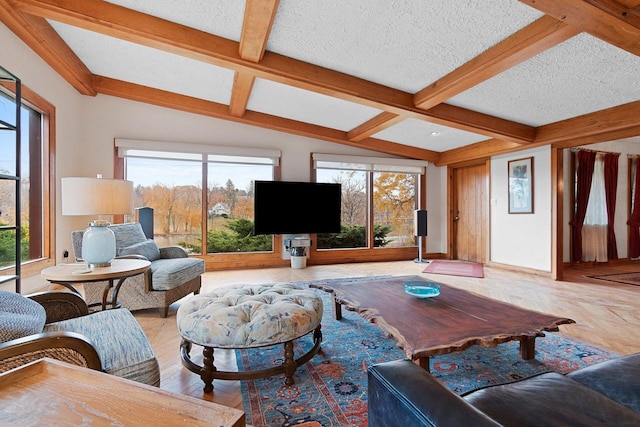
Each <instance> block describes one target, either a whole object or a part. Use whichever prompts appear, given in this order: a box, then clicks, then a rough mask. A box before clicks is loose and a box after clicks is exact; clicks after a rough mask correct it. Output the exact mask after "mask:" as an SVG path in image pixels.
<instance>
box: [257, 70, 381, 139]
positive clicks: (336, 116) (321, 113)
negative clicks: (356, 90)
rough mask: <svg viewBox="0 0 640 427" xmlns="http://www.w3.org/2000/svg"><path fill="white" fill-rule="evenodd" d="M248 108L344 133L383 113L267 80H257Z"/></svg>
mask: <svg viewBox="0 0 640 427" xmlns="http://www.w3.org/2000/svg"><path fill="white" fill-rule="evenodd" d="M247 108H248V109H249V110H253V111H259V112H261V113H267V114H271V115H274V116H280V117H286V118H288V119H292V120H298V121H302V122H307V123H313V124H315V125H320V126H325V127H329V128H333V129H338V130H343V131H349V130H351V129H353V128H355V127H357V126H358V125H359V124H360V123H363V122H366V121H367V120H369V119H371V118H373V117H375V116H376V115H378V114H380V113H381V112H382V111H381V110H377V109H375V108H370V107H366V106H364V105H360V104H355V103H353V102H348V101H343V100H341V99H337V98H333V97H330V96H326V95H321V94H318V93H315V92H310V91H308V90H303V89H298V88H295V87H291V86H286V85H283V84H280V83H275V82H272V81H269V80H263V79H256V81H255V83H254V85H253V91H252V92H251V98H250V99H249V104H248V105H247Z"/></svg>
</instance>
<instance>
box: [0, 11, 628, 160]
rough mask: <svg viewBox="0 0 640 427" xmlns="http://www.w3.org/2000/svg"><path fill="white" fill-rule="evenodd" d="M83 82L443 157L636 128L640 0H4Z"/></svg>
mask: <svg viewBox="0 0 640 427" xmlns="http://www.w3.org/2000/svg"><path fill="white" fill-rule="evenodd" d="M0 20H1V21H2V22H3V23H4V24H5V25H6V26H7V27H8V28H9V29H10V30H12V31H13V32H14V33H15V34H16V35H17V36H18V37H20V38H21V39H22V40H23V41H24V42H25V43H26V44H27V45H28V46H30V47H31V49H33V50H34V51H35V52H36V53H37V54H39V55H40V56H41V57H42V58H43V59H44V60H45V61H47V62H48V63H49V64H50V65H51V67H53V69H54V70H56V71H57V72H58V73H59V74H60V75H61V76H62V77H64V78H65V79H66V80H67V81H68V82H69V83H70V84H71V85H72V86H73V87H75V88H76V89H77V90H78V91H79V92H80V93H82V94H84V95H87V96H95V95H96V94H106V95H111V96H117V97H122V98H127V99H131V100H135V101H140V102H146V103H150V104H155V105H161V106H164V107H168V108H174V109H178V110H183V111H188V112H193V113H196V114H203V115H207V116H211V117H216V118H221V119H225V120H232V121H235V122H240V123H245V124H248V125H252V126H260V127H265V128H269V129H275V130H280V131H283V132H288V133H293V134H298V135H304V136H309V137H313V138H318V139H321V140H326V141H330V142H334V143H338V144H345V145H350V146H356V147H362V148H367V149H371V150H376V151H380V152H385V153H389V154H394V155H401V156H405V157H409V158H416V159H423V160H428V161H431V162H433V163H435V164H437V165H445V164H452V163H459V162H464V161H468V160H471V159H474V158H482V157H486V156H489V155H492V154H499V153H505V152H511V151H516V150H519V149H523V148H528V147H534V146H539V145H546V144H554V145H555V146H559V147H571V146H575V145H584V144H589V143H594V142H602V141H609V140H616V139H626V138H630V141H633V142H640V0H617V2H616V1H612V0H522V1H516V0H445V1H421V0H412V1H410V0H405V1H401V0H322V1H320V0H305V1H300V0H298V1H294V0H280V1H278V0H246V1H244V0H181V1H174V0H109V1H100V0H0Z"/></svg>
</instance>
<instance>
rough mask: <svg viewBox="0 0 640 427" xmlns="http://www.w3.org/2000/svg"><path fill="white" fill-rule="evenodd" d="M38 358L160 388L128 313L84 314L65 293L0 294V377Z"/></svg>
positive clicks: (78, 301) (80, 303)
mask: <svg viewBox="0 0 640 427" xmlns="http://www.w3.org/2000/svg"><path fill="white" fill-rule="evenodd" d="M43 357H50V358H53V359H57V360H62V361H64V362H67V363H71V364H74V365H78V366H83V367H86V368H90V369H95V370H99V371H103V372H106V373H108V374H112V375H115V376H119V377H122V378H127V379H130V380H133V381H138V382H141V383H144V384H149V385H153V386H159V385H160V368H159V366H158V360H157V359H156V356H155V353H154V351H153V349H152V348H151V345H150V343H149V340H148V339H147V336H146V335H145V333H144V331H143V330H142V328H141V327H140V325H139V324H138V322H137V321H136V319H135V317H133V315H132V314H131V312H130V311H129V310H126V309H118V310H104V311H100V312H96V313H92V314H89V307H88V305H87V303H86V302H85V301H84V300H83V299H82V297H80V296H79V295H77V294H74V293H71V292H59V291H51V292H42V293H39V294H33V295H30V296H29V297H25V296H22V295H20V294H15V293H12V292H7V291H0V373H2V372H5V371H8V370H10V369H13V368H16V367H18V366H22V365H24V364H27V363H30V362H33V361H35V360H38V359H41V358H43Z"/></svg>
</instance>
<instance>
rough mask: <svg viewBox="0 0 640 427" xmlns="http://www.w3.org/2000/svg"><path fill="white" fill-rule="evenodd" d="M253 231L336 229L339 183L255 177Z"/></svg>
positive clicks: (301, 232)
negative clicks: (259, 179) (258, 178)
mask: <svg viewBox="0 0 640 427" xmlns="http://www.w3.org/2000/svg"><path fill="white" fill-rule="evenodd" d="M253 189H254V212H253V213H254V217H253V218H254V234H311V233H339V232H340V208H341V199H342V185H341V184H328V183H315V182H292V181H254V187H253Z"/></svg>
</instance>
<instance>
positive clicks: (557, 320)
mask: <svg viewBox="0 0 640 427" xmlns="http://www.w3.org/2000/svg"><path fill="white" fill-rule="evenodd" d="M416 281H424V282H432V281H427V280H425V279H423V278H421V277H420V276H399V277H389V278H384V279H376V280H371V281H354V282H350V283H344V284H339V283H326V284H322V283H317V284H312V285H310V286H311V287H314V288H318V289H322V290H324V291H327V292H331V293H333V298H334V304H333V306H334V307H333V309H334V312H333V313H334V317H335V318H336V319H337V320H340V319H341V318H342V305H344V306H345V307H346V308H347V309H348V310H353V311H357V312H359V313H360V314H361V315H362V316H363V317H365V318H366V319H369V320H370V321H371V322H373V323H375V324H377V325H378V326H380V327H381V328H382V329H384V330H385V331H387V332H388V333H389V334H390V335H391V336H392V337H393V338H394V339H395V340H396V341H398V345H399V346H400V348H402V349H403V350H404V352H405V354H406V355H407V357H408V358H410V359H411V360H416V361H418V363H419V364H420V366H422V367H423V368H425V369H426V370H429V357H430V356H437V355H441V354H448V353H453V352H456V351H463V350H465V349H466V348H468V347H470V346H472V345H480V346H482V347H496V346H497V345H498V344H501V343H504V342H507V341H514V340H515V341H520V356H521V357H522V358H523V359H525V360H529V359H533V358H534V356H535V340H536V337H542V336H544V333H543V331H558V330H559V329H558V326H559V325H562V324H567V323H575V321H573V320H571V319H567V318H564V317H556V316H550V315H548V314H543V313H538V312H536V311H531V310H525V309H523V308H520V307H517V306H514V305H511V304H507V303H504V302H500V301H496V300H493V299H490V298H486V297H483V296H480V295H477V294H473V293H471V292H467V291H464V290H461V289H458V288H454V287H451V286H446V285H443V284H439V285H440V295H438V296H436V297H433V298H416V297H414V296H411V295H409V294H407V293H405V292H404V288H403V286H404V283H405V282H416Z"/></svg>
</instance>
